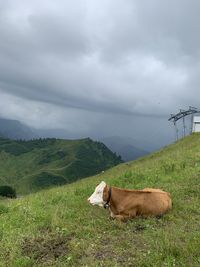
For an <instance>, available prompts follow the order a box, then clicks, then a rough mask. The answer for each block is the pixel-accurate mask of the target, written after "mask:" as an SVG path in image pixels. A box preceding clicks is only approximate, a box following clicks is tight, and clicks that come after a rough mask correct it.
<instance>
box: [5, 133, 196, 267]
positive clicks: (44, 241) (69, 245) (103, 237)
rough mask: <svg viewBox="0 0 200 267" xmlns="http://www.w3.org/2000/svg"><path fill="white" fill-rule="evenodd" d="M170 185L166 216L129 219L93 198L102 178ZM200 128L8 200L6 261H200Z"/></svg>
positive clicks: (122, 183) (190, 264)
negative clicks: (112, 214)
mask: <svg viewBox="0 0 200 267" xmlns="http://www.w3.org/2000/svg"><path fill="white" fill-rule="evenodd" d="M102 180H104V181H106V182H107V183H108V184H109V185H115V186H119V187H123V188H135V189H139V188H140V189H141V188H144V187H155V188H161V189H164V190H166V191H169V192H170V193H171V195H172V199H173V209H172V211H170V212H169V213H168V214H166V215H164V216H163V217H162V218H148V219H143V218H137V219H135V220H132V221H129V222H128V223H126V224H120V223H119V222H117V221H115V220H111V219H109V215H108V211H107V210H105V209H103V208H100V207H96V206H90V205H89V204H88V203H87V198H88V196H90V194H91V193H92V192H93V190H94V188H95V186H96V184H97V183H99V182H100V181H102ZM199 203H200V134H193V135H192V136H189V137H187V138H185V139H182V140H180V141H178V142H177V143H176V144H173V145H170V146H168V147H166V148H165V149H163V150H160V151H158V152H156V153H153V154H151V155H149V156H147V157H145V158H142V159H140V160H137V161H134V162H129V163H123V164H120V165H118V166H116V167H114V168H111V169H109V170H107V171H105V172H104V173H101V174H99V175H96V176H93V177H89V178H85V179H82V180H80V181H77V182H76V183H72V184H69V185H65V186H63V187H57V188H53V189H50V190H44V191H42V192H38V193H35V194H32V195H28V196H26V197H24V198H22V199H18V200H1V202H0V223H1V227H0V238H1V242H0V266H10V267H11V266H12V267H15V266H16V267H17V266H20V267H21V266H22V267H23V266H24V267H25V266H59V267H60V266H61V267H62V266H106V267H107V266H108V267H109V266H117V267H118V266H119V267H121V266H124V267H126V266H137V267H160V266H168V267H172V266H187V267H197V266H199V265H200V250H199V248H200V232H199V229H200V220H199V216H200V205H199Z"/></svg>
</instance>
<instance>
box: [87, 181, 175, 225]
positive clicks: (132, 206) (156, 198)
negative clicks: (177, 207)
mask: <svg viewBox="0 0 200 267" xmlns="http://www.w3.org/2000/svg"><path fill="white" fill-rule="evenodd" d="M88 201H89V202H90V203H91V204H92V205H99V206H104V207H105V208H107V207H109V210H110V216H111V217H112V218H116V219H117V220H120V221H127V220H128V219H131V218H135V217H136V216H144V217H146V216H159V215H163V214H164V213H166V212H167V211H168V210H170V209H171V207H172V200H171V197H170V194H169V193H167V192H165V191H162V190H160V189H155V188H145V189H143V190H128V189H122V188H118V187H114V186H113V187H109V186H108V185H106V183H105V182H103V181H102V182H101V183H100V184H99V185H98V186H97V187H96V188H95V191H94V193H93V194H92V195H91V196H90V197H89V198H88Z"/></svg>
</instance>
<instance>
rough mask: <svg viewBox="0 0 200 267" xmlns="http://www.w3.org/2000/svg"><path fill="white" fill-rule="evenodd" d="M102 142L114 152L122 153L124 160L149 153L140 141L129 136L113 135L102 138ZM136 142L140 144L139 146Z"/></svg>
mask: <svg viewBox="0 0 200 267" xmlns="http://www.w3.org/2000/svg"><path fill="white" fill-rule="evenodd" d="M101 142H103V143H104V144H105V145H106V146H107V147H108V148H109V149H110V150H111V151H112V152H114V153H116V154H117V155H120V156H121V157H122V159H123V160H124V161H130V160H135V159H137V158H140V157H143V156H145V155H147V154H149V152H148V151H146V150H144V149H143V148H141V147H140V146H141V144H140V142H138V141H137V140H134V139H132V138H128V137H127V138H126V137H119V136H111V137H107V138H103V139H101ZM133 144H134V145H133ZM135 144H138V146H139V147H137V146H136V145H135ZM143 146H144V147H145V143H143Z"/></svg>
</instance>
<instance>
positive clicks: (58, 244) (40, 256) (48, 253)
mask: <svg viewBox="0 0 200 267" xmlns="http://www.w3.org/2000/svg"><path fill="white" fill-rule="evenodd" d="M72 238H73V237H72V236H61V235H52V234H51V235H49V234H48V236H45V237H44V236H42V237H36V238H32V239H29V238H26V239H24V240H23V242H22V244H21V248H22V255H23V256H28V257H30V258H33V259H34V260H35V261H36V262H37V263H41V262H45V261H54V260H56V259H57V258H59V257H62V256H65V255H66V254H68V252H69V242H70V241H71V240H72Z"/></svg>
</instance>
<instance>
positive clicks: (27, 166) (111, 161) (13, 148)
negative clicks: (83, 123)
mask: <svg viewBox="0 0 200 267" xmlns="http://www.w3.org/2000/svg"><path fill="white" fill-rule="evenodd" d="M120 162H121V160H120V158H118V157H117V156H116V155H115V154H113V153H112V152H111V151H110V150H109V149H107V147H106V146H105V145H104V144H102V143H99V142H94V141H92V140H91V139H89V138H86V139H82V140H74V141H71V140H59V139H38V140H32V141H13V140H9V139H3V138H0V185H5V184H9V185H12V186H13V187H14V188H16V190H17V193H18V194H25V193H30V192H35V191H38V190H40V189H44V188H47V187H50V186H55V185H63V184H66V183H70V182H72V181H75V180H77V179H80V178H83V177H87V176H90V175H94V174H96V173H99V172H101V171H102V170H105V169H108V168H110V167H112V166H115V165H117V164H118V163H120Z"/></svg>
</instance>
